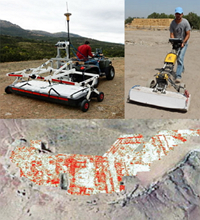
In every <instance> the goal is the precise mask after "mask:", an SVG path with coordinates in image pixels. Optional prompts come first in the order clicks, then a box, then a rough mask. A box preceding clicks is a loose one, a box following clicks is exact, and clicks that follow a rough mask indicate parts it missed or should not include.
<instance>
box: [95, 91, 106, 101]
mask: <svg viewBox="0 0 200 220" xmlns="http://www.w3.org/2000/svg"><path fill="white" fill-rule="evenodd" d="M103 99H104V93H103V92H100V93H99V94H98V96H97V100H98V102H102V101H103Z"/></svg>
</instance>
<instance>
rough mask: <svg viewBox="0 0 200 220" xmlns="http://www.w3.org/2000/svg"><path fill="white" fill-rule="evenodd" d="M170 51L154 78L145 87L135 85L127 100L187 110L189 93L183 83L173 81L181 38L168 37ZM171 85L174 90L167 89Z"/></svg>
mask: <svg viewBox="0 0 200 220" xmlns="http://www.w3.org/2000/svg"><path fill="white" fill-rule="evenodd" d="M169 42H170V43H171V44H172V51H171V52H170V53H168V54H167V55H166V57H165V60H164V66H163V67H162V68H161V70H160V72H159V73H157V74H156V75H155V79H153V80H150V81H149V82H148V84H147V87H142V86H140V85H135V86H133V87H132V88H131V89H130V90H129V95H128V100H127V101H128V102H131V101H133V102H137V103H143V104H147V105H153V106H159V107H163V108H169V109H176V110H181V111H187V110H188V108H189V104H190V99H191V95H190V94H189V92H188V91H187V90H186V89H185V84H184V83H180V84H176V83H175V82H174V72H173V69H174V66H175V64H176V61H177V57H178V55H179V53H180V50H181V44H182V40H181V39H178V38H170V39H169ZM169 85H171V86H173V88H174V89H175V90H176V92H171V91H167V87H168V86H169Z"/></svg>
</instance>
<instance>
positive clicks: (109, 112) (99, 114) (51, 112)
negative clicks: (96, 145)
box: [0, 58, 124, 119]
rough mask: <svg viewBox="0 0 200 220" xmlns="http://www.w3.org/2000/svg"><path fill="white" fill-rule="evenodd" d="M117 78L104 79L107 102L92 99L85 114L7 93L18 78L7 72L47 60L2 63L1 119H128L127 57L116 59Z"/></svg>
mask: <svg viewBox="0 0 200 220" xmlns="http://www.w3.org/2000/svg"><path fill="white" fill-rule="evenodd" d="M111 60H112V62H113V66H114V68H115V78H114V79H113V80H111V81H108V80H106V78H105V77H102V78H100V83H99V86H98V90H99V91H102V92H104V95H105V98H104V100H103V102H97V101H96V99H94V100H91V102H90V109H89V110H88V112H86V113H83V112H82V111H81V110H80V109H79V108H75V107H71V106H64V105H58V104H55V103H49V102H45V101H41V100H36V99H31V98H27V97H24V96H23V97H22V96H18V95H14V94H6V93H5V91H4V89H5V87H6V86H8V85H10V84H11V83H12V82H13V81H14V79H13V77H8V76H6V73H8V72H13V71H17V70H22V69H26V68H32V67H37V66H39V65H41V64H42V63H43V62H44V61H42V60H40V61H23V62H9V63H1V64H0V118H54V119H57V118H71V119H73V118H77V119H78V118H82V119H94V118H98V119H102V118H103V119H107V118H109V119H113V118H124V58H112V59H111Z"/></svg>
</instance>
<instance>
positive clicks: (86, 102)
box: [81, 99, 90, 112]
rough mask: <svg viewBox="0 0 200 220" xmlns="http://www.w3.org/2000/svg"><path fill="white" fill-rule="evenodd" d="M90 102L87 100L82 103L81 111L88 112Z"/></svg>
mask: <svg viewBox="0 0 200 220" xmlns="http://www.w3.org/2000/svg"><path fill="white" fill-rule="evenodd" d="M89 106H90V105H89V102H88V100H87V99H84V100H83V101H82V102H81V111H83V112H87V111H88V109H89Z"/></svg>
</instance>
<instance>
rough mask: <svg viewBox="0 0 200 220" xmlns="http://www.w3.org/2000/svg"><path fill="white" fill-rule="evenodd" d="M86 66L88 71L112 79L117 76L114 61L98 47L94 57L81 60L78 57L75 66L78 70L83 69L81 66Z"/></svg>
mask: <svg viewBox="0 0 200 220" xmlns="http://www.w3.org/2000/svg"><path fill="white" fill-rule="evenodd" d="M83 67H84V68H85V71H86V72H88V73H94V74H98V75H99V76H100V77H101V76H106V79H107V80H112V79H113V78H114V77H115V69H114V67H113V66H112V61H111V60H110V59H108V58H105V57H104V55H103V53H102V49H99V48H96V52H95V53H94V58H90V59H88V60H87V61H84V63H83V62H82V61H79V60H78V59H76V62H75V65H74V68H75V69H76V70H77V71H81V68H83Z"/></svg>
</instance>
